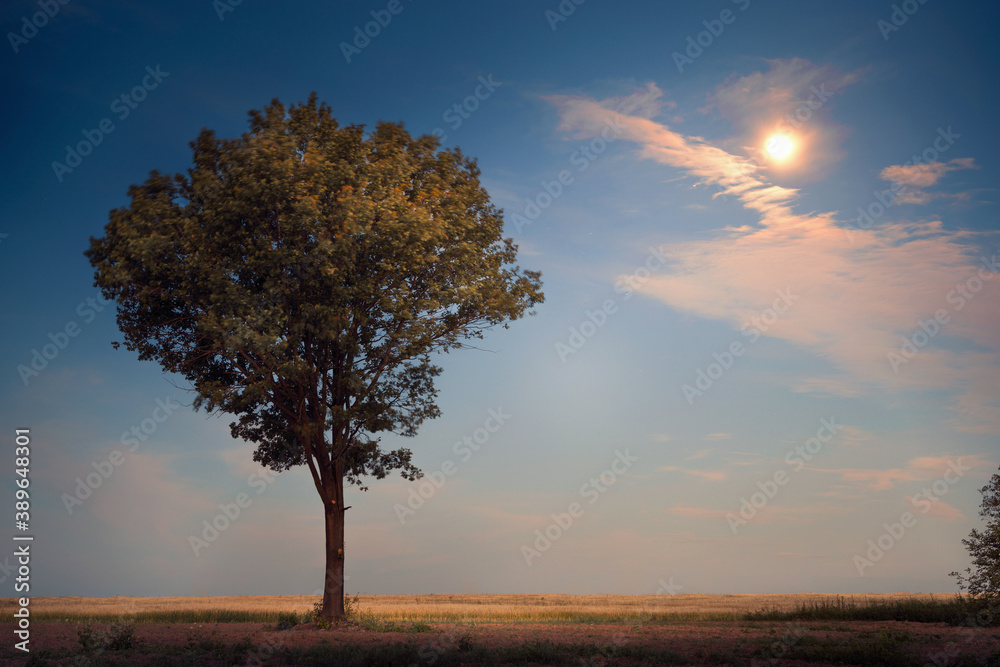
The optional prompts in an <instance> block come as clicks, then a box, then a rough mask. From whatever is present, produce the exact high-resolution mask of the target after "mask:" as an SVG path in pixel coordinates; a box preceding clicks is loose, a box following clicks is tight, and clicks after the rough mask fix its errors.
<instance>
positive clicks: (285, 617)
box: [274, 612, 299, 630]
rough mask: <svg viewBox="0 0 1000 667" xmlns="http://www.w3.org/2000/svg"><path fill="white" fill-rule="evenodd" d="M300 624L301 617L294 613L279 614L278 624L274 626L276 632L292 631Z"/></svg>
mask: <svg viewBox="0 0 1000 667" xmlns="http://www.w3.org/2000/svg"><path fill="white" fill-rule="evenodd" d="M298 624H299V617H298V615H297V614H295V613H293V612H286V613H282V614H278V622H277V623H275V624H274V628H275V630H291V629H292V628H294V627H295V626H296V625H298Z"/></svg>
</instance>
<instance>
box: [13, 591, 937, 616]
mask: <svg viewBox="0 0 1000 667" xmlns="http://www.w3.org/2000/svg"><path fill="white" fill-rule="evenodd" d="M956 599H957V596H956V595H954V594H944V593H938V594H931V593H927V594H913V593H886V594H873V595H827V594H819V593H798V594H795V595H758V594H748V595H700V594H680V595H561V594H554V595H356V596H349V600H350V601H352V603H353V606H354V609H355V611H356V612H358V613H359V614H361V615H364V616H366V617H369V618H377V619H381V620H385V621H391V622H426V623H430V622H480V623H483V622H490V623H539V622H569V623H580V622H597V623H601V622H605V623H607V622H628V621H632V620H635V619H639V618H655V619H661V620H668V619H674V620H716V621H725V620H738V619H742V618H745V617H746V616H747V615H748V614H751V613H772V614H774V613H778V614H780V613H782V612H784V613H787V612H792V611H794V610H797V609H798V610H802V609H808V608H813V607H820V608H827V607H828V608H832V607H833V606H841V607H858V608H866V607H876V608H885V607H899V606H907V605H909V606H914V607H924V606H926V604H930V605H936V604H939V603H940V604H946V603H951V602H953V601H954V600H956ZM318 600H319V598H318V597H316V596H312V595H280V596H243V597H197V598H194V597H157V598H142V597H119V596H115V597H110V598H83V597H39V598H33V599H32V601H31V604H32V617H33V618H34V619H35V620H37V621H47V620H54V621H66V620H70V621H81V620H105V619H106V620H110V619H114V618H120V617H123V616H129V617H132V618H134V620H136V621H137V622H144V621H146V622H195V621H202V622H240V623H246V622H261V623H271V622H275V621H276V620H277V619H278V618H279V617H280V616H281V615H282V614H287V613H294V614H299V615H305V614H308V613H309V612H310V611H312V609H313V606H314V605H315V603H316V602H317V601H318ZM15 605H16V600H15V599H13V598H3V599H0V612H2V613H4V614H7V613H11V612H13V610H14V609H15V608H16V607H15Z"/></svg>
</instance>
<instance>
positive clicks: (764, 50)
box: [0, 0, 1000, 596]
mask: <svg viewBox="0 0 1000 667" xmlns="http://www.w3.org/2000/svg"><path fill="white" fill-rule="evenodd" d="M676 4H679V3H656V2H640V1H637V2H620V3H610V2H602V1H601V0H587V1H586V2H580V3H579V4H577V2H574V1H573V0H564V1H563V2H562V3H561V4H560V3H559V2H556V1H555V0H553V1H551V2H522V1H516V0H515V1H506V2H485V3H458V2H442V3H435V4H431V3H422V2H412V1H411V0H399V2H397V3H390V2H374V3H369V4H365V3H345V2H334V3H281V4H277V3H274V4H270V3H269V4H265V3H262V2H257V1H255V0H246V1H244V2H242V3H240V4H238V5H236V4H233V3H232V1H231V0H220V1H219V2H214V3H213V2H211V1H209V0H200V1H198V2H185V3H144V4H143V5H142V6H137V5H136V3H124V2H114V1H107V2H101V1H95V2H87V3H84V2H76V1H70V2H68V3H66V4H60V3H59V2H58V0H52V1H51V2H50V3H46V2H44V1H43V2H37V1H33V2H20V1H18V2H8V3H6V4H5V5H4V7H3V9H2V10H0V24H2V26H3V28H4V33H5V34H6V45H5V46H4V47H3V48H6V49H7V53H6V54H5V55H3V56H2V57H3V59H4V66H3V69H2V77H3V84H4V90H6V91H7V96H6V97H5V105H4V106H5V117H6V118H7V122H6V123H5V124H4V134H5V142H4V146H5V154H6V156H7V159H6V160H4V162H3V164H2V165H0V169H2V171H3V174H2V176H3V181H4V182H5V183H6V184H7V187H6V190H5V196H4V197H3V200H2V202H0V207H2V210H0V234H2V236H0V259H2V261H0V271H2V272H3V280H4V284H5V285H7V286H8V287H7V289H5V290H4V291H3V294H2V296H0V299H2V300H3V307H2V312H3V318H4V326H3V328H2V330H0V336H2V349H3V350H4V364H3V367H2V368H3V373H2V375H0V399H2V400H0V414H2V420H3V423H4V424H5V428H6V429H7V433H8V438H9V440H10V441H13V439H14V435H13V430H14V429H15V428H30V431H31V438H32V453H31V480H32V482H31V490H32V498H31V502H32V508H31V529H32V531H33V534H34V535H35V536H36V541H35V543H34V547H33V548H34V549H35V559H34V561H33V565H34V570H33V579H32V583H33V586H32V593H33V594H36V595H95V596H105V595H240V594H308V593H312V592H314V591H316V590H317V588H318V587H319V586H320V585H321V581H322V574H323V547H322V542H323V527H322V511H321V506H320V502H319V497H318V495H317V493H316V491H315V489H314V488H313V486H312V482H311V479H310V477H309V475H308V473H307V472H306V471H304V470H294V471H291V472H286V473H282V474H280V475H274V476H271V475H269V474H268V473H267V471H265V470H264V469H262V468H261V467H260V466H258V465H257V464H255V463H253V461H252V458H251V454H252V447H250V446H248V445H246V444H244V443H241V442H238V441H235V440H233V439H232V438H231V437H230V435H229V429H228V423H229V420H228V419H227V418H226V417H225V416H224V415H223V416H214V415H206V414H205V413H196V412H194V411H192V409H191V408H190V405H191V402H192V399H193V397H192V395H191V394H190V393H189V392H187V391H186V390H185V388H184V383H183V381H181V380H179V379H178V378H175V377H171V376H167V375H165V374H163V373H162V372H161V370H160V369H159V368H158V367H157V366H156V365H155V364H153V363H150V362H139V361H137V360H136V358H135V357H134V356H133V355H132V353H129V352H127V351H125V350H124V349H122V350H118V351H115V350H113V349H112V347H111V345H110V342H111V341H112V340H115V339H116V338H117V337H118V332H117V328H116V325H115V316H114V311H113V307H110V306H109V305H108V304H104V303H102V302H100V301H99V300H98V296H99V295H98V292H97V290H96V288H94V287H93V284H92V283H93V272H92V269H91V267H90V266H89V264H88V262H87V260H86V258H85V257H84V256H83V251H84V250H85V249H86V248H87V246H88V238H89V237H90V236H101V235H103V227H104V225H105V223H106V222H107V216H108V211H109V210H111V209H113V208H116V207H119V206H122V205H124V204H125V203H126V202H127V198H126V192H127V189H128V187H129V185H131V184H135V183H139V182H141V181H143V180H144V179H145V178H146V176H147V174H148V172H149V171H150V170H152V169H158V170H160V171H165V172H179V171H183V170H185V169H186V168H187V167H188V166H189V163H190V149H189V148H188V142H189V141H191V140H192V139H194V138H195V137H196V136H197V134H198V132H199V131H200V129H201V128H202V127H209V128H212V129H214V130H215V131H216V132H217V133H218V135H219V136H223V137H230V136H236V135H238V134H240V133H242V132H243V131H244V130H245V129H246V113H247V112H248V111H249V110H250V109H257V108H261V107H263V106H264V105H265V104H267V103H268V102H269V101H270V100H271V99H272V98H274V97H277V98H279V99H280V100H282V101H283V102H285V103H295V102H299V101H303V100H305V99H306V98H307V97H308V95H309V93H310V92H311V91H313V90H315V91H316V92H317V93H318V95H319V97H320V99H322V100H324V101H326V102H327V103H329V104H330V105H331V106H332V108H333V111H334V115H335V116H336V117H337V118H338V120H339V121H340V122H341V123H344V124H346V123H364V124H366V125H368V126H369V127H371V126H373V125H374V123H375V122H376V121H378V120H390V121H402V122H404V123H405V125H406V127H407V129H408V130H409V131H410V132H411V133H413V134H425V133H436V134H438V135H439V136H441V137H442V140H443V143H444V145H446V146H460V147H461V148H462V150H463V152H464V153H466V154H468V155H472V156H475V157H476V158H478V160H479V166H480V168H481V169H482V183H483V185H484V186H485V187H486V189H487V190H488V191H489V192H490V194H491V196H492V198H493V200H494V202H495V203H496V204H497V205H498V206H500V207H502V208H503V209H504V211H505V215H506V219H507V232H508V234H510V235H511V236H513V237H514V239H515V241H516V242H517V243H518V244H519V246H520V263H521V265H522V266H524V267H526V268H530V269H536V270H540V271H542V274H543V281H544V291H545V294H546V301H545V303H544V304H543V305H541V306H540V307H539V308H538V314H537V316H535V317H531V318H526V319H524V320H521V321H518V322H516V323H514V324H513V325H512V327H511V328H510V329H509V330H502V329H501V330H497V331H495V332H493V333H491V334H490V335H489V336H488V337H487V339H486V340H485V341H484V342H483V344H482V345H481V347H482V348H484V349H483V350H482V351H478V350H464V351H460V352H459V353H453V354H450V355H448V356H445V357H443V358H441V365H442V367H443V368H444V373H443V374H442V376H441V377H440V378H439V383H438V386H439V389H440V396H439V406H440V408H441V410H442V412H443V416H442V417H441V418H440V419H438V420H435V421H434V422H430V423H427V424H425V425H424V426H423V427H422V429H421V431H420V433H419V435H418V436H417V437H416V438H413V439H408V440H406V441H404V442H403V444H405V445H408V446H410V447H411V448H412V450H413V451H414V460H415V462H416V463H417V465H419V466H420V467H421V468H422V469H423V470H424V472H425V473H426V475H427V476H426V477H425V479H424V480H422V481H421V482H415V483H409V482H406V481H405V480H402V479H400V478H399V477H398V476H395V477H393V478H391V479H386V480H382V481H374V482H373V483H372V484H371V486H370V491H369V492H367V493H361V492H358V491H351V492H350V493H351V497H350V504H351V505H352V506H353V507H352V509H351V510H350V511H349V512H348V525H347V572H348V576H349V579H348V581H347V589H348V591H350V592H352V593H353V592H361V593H370V594H375V593H387V594H388V593H463V592H464V593H508V592H509V593H514V592H523V593H541V592H565V593H580V594H583V593H624V594H644V593H653V592H655V591H656V590H657V589H658V588H660V587H661V586H662V584H661V583H660V582H661V581H667V582H672V585H673V587H674V588H673V590H675V591H676V592H681V593H754V592H761V593H766V592H773V593H783V592H806V591H815V592H843V593H852V592H892V591H912V592H928V591H933V592H937V591H952V590H955V586H954V582H953V581H952V580H951V579H950V578H949V577H948V576H947V573H948V572H949V571H951V570H954V569H961V568H964V567H965V566H966V564H967V559H966V554H965V551H964V548H963V547H962V545H961V539H962V538H963V537H965V536H966V535H967V534H968V532H969V530H970V529H971V528H972V527H974V526H977V525H979V519H978V516H977V509H978V505H979V501H980V495H979V492H978V489H979V488H980V487H981V486H983V484H985V483H986V481H987V480H988V479H989V477H990V475H991V474H992V473H993V472H995V471H996V470H997V466H998V464H1000V457H998V454H997V451H998V450H997V444H998V434H1000V403H998V396H1000V391H998V390H1000V380H998V379H997V378H998V377H1000V375H998V373H997V371H998V370H1000V368H998V366H1000V345H998V343H1000V339H998V337H997V330H998V329H997V325H998V323H1000V280H996V278H997V273H998V272H1000V267H998V266H997V264H996V257H997V250H998V247H997V246H998V243H997V228H998V225H997V203H996V202H997V196H998V195H997V189H996V184H997V182H998V171H1000V165H998V162H997V155H1000V136H998V133H997V131H996V124H995V123H996V120H995V118H996V109H997V108H998V107H1000V99H998V93H997V89H996V87H995V86H994V85H992V83H993V80H994V79H995V64H996V63H997V62H1000V53H998V47H997V42H996V39H995V37H994V35H993V31H994V27H995V25H996V24H997V21H998V20H1000V15H998V13H1000V10H998V8H997V7H995V6H992V5H989V6H988V5H987V4H986V3H978V2H953V3H944V2H941V1H940V0H927V1H926V2H924V3H922V4H921V3H919V2H917V1H916V0H911V1H910V2H907V3H900V4H895V5H894V4H891V3H878V2H876V3H871V2H860V1H847V2H838V3H832V2H789V1H784V2H782V1H776V2H768V3H764V2H759V1H758V0H739V1H736V2H731V1H729V0H725V1H723V0H719V1H718V2H715V3H704V2H702V3H683V6H681V7H677V6H673V5H676ZM40 12H41V13H40ZM46 12H48V14H51V16H49V15H48V14H46ZM373 12H374V14H373ZM379 20H381V22H382V25H380V24H378V23H373V22H375V21H379ZM365 30H368V32H369V35H372V36H371V37H369V38H368V41H367V42H365V41H364V40H362V39H360V38H358V41H357V42H356V43H355V41H354V40H355V38H356V36H357V35H358V33H359V32H360V33H364V31H365ZM12 35H13V36H12ZM343 44H346V45H347V46H344V45H343ZM123 96H124V97H123ZM776 136H780V137H784V138H783V139H775V137H776ZM783 144H784V145H785V146H786V147H787V148H788V150H789V151H790V152H789V153H788V154H787V155H782V154H781V151H780V150H777V149H780V148H782V146H783ZM768 147H771V148H775V149H776V150H775V152H773V153H772V152H769V151H768V150H767V148H768ZM397 440H402V439H399V438H393V437H389V438H386V439H385V441H384V442H385V443H386V444H387V445H388V446H393V445H395V444H397ZM11 461H13V459H11ZM7 475H8V480H9V481H8V483H7V485H8V486H9V487H10V488H11V489H13V488H14V482H13V476H14V469H13V462H12V463H11V468H10V470H9V472H8V473H7ZM240 505H242V507H241V506H240ZM237 509H238V510H239V515H238V516H236V510H237ZM227 511H228V512H229V514H230V515H231V516H230V517H227V516H226V515H225V513H226V512H227ZM213 522H214V524H215V527H214V528H206V524H207V525H211V524H212V523H213ZM11 530H12V532H13V526H12V527H11ZM213 530H214V533H213ZM213 535H214V536H213ZM192 536H195V537H199V538H201V539H203V540H205V543H204V544H203V545H201V546H192V540H191V538H192ZM208 538H211V539H208ZM0 577H2V578H4V579H5V580H7V581H8V582H9V581H10V577H9V576H8V570H7V569H5V568H0ZM11 590H12V589H11Z"/></svg>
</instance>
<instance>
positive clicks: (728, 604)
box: [0, 593, 1000, 667]
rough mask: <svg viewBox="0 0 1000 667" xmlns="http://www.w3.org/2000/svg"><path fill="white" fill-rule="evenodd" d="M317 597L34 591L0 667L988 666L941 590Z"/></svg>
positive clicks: (998, 632)
mask: <svg viewBox="0 0 1000 667" xmlns="http://www.w3.org/2000/svg"><path fill="white" fill-rule="evenodd" d="M317 601H318V598H317V597H316V596H251V597H201V598H183V597H176V598H126V597H112V598H72V597H65V598H33V599H32V602H31V610H32V611H31V619H32V642H33V643H32V654H31V655H30V660H29V659H28V657H26V656H25V655H24V654H23V653H21V652H18V651H16V650H14V649H13V647H12V645H11V644H12V642H11V643H7V644H5V645H2V646H0V665H7V664H17V665H21V664H31V665H50V664H51V665H77V664H86V665H122V666H125V665H129V666H131V665H161V666H167V665H192V664H198V665H247V664H252V665H273V666H275V667H277V666H279V665H330V664H334V665H358V666H359V667H361V666H365V667H368V666H372V665H376V666H377V665H384V666H387V667H388V666H393V665H404V666H407V667H413V666H416V665H420V666H424V665H427V666H431V665H433V667H442V666H444V665H454V666H455V667H459V666H466V665H581V664H584V665H596V666H601V667H608V666H611V665H623V666H624V665H644V664H678V665H682V664H684V665H744V666H746V667H753V666H755V665H774V666H776V667H780V666H782V665H787V666H788V667H791V666H792V665H803V664H806V665H814V664H816V665H835V664H836V665H890V666H893V665H897V666H906V665H915V666H924V665H927V664H934V665H936V666H937V667H969V666H972V665H1000V628H997V627H989V626H988V625H987V623H985V622H982V621H980V620H977V619H975V618H974V617H973V616H971V615H970V614H969V611H968V608H967V607H965V606H964V605H963V603H962V601H961V600H960V599H959V598H958V597H957V596H955V595H950V594H936V595H931V594H924V595H919V594H918V595H914V594H908V593H897V594H888V595H847V596H844V595H841V596H837V595H819V594H810V593H804V594H798V595H694V594H689V595H650V596H619V595H587V596H571V595H379V596H368V595H362V596H350V597H349V602H350V606H351V615H350V618H349V620H348V621H346V622H343V623H340V624H337V625H334V626H333V627H331V628H326V627H318V626H317V624H316V622H315V619H314V618H312V617H311V614H310V612H311V611H312V610H313V607H314V605H315V604H316V602H317ZM0 607H3V613H4V615H5V618H7V619H9V618H11V616H10V613H11V612H12V611H13V609H14V600H12V599H3V600H0ZM12 630H13V624H12V623H9V622H8V623H6V624H5V623H3V622H0V631H2V632H4V633H6V635H7V636H8V637H10V636H12V634H13V633H12Z"/></svg>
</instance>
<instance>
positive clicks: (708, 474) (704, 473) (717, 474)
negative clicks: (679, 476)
mask: <svg viewBox="0 0 1000 667" xmlns="http://www.w3.org/2000/svg"><path fill="white" fill-rule="evenodd" d="M660 471H661V472H682V473H684V474H685V475H691V476H692V477H700V478H701V479H704V480H707V481H709V482H721V481H724V480H725V479H726V478H727V477H728V475H727V474H726V473H725V472H724V471H722V470H694V469H691V468H681V467H680V466H662V467H660Z"/></svg>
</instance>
